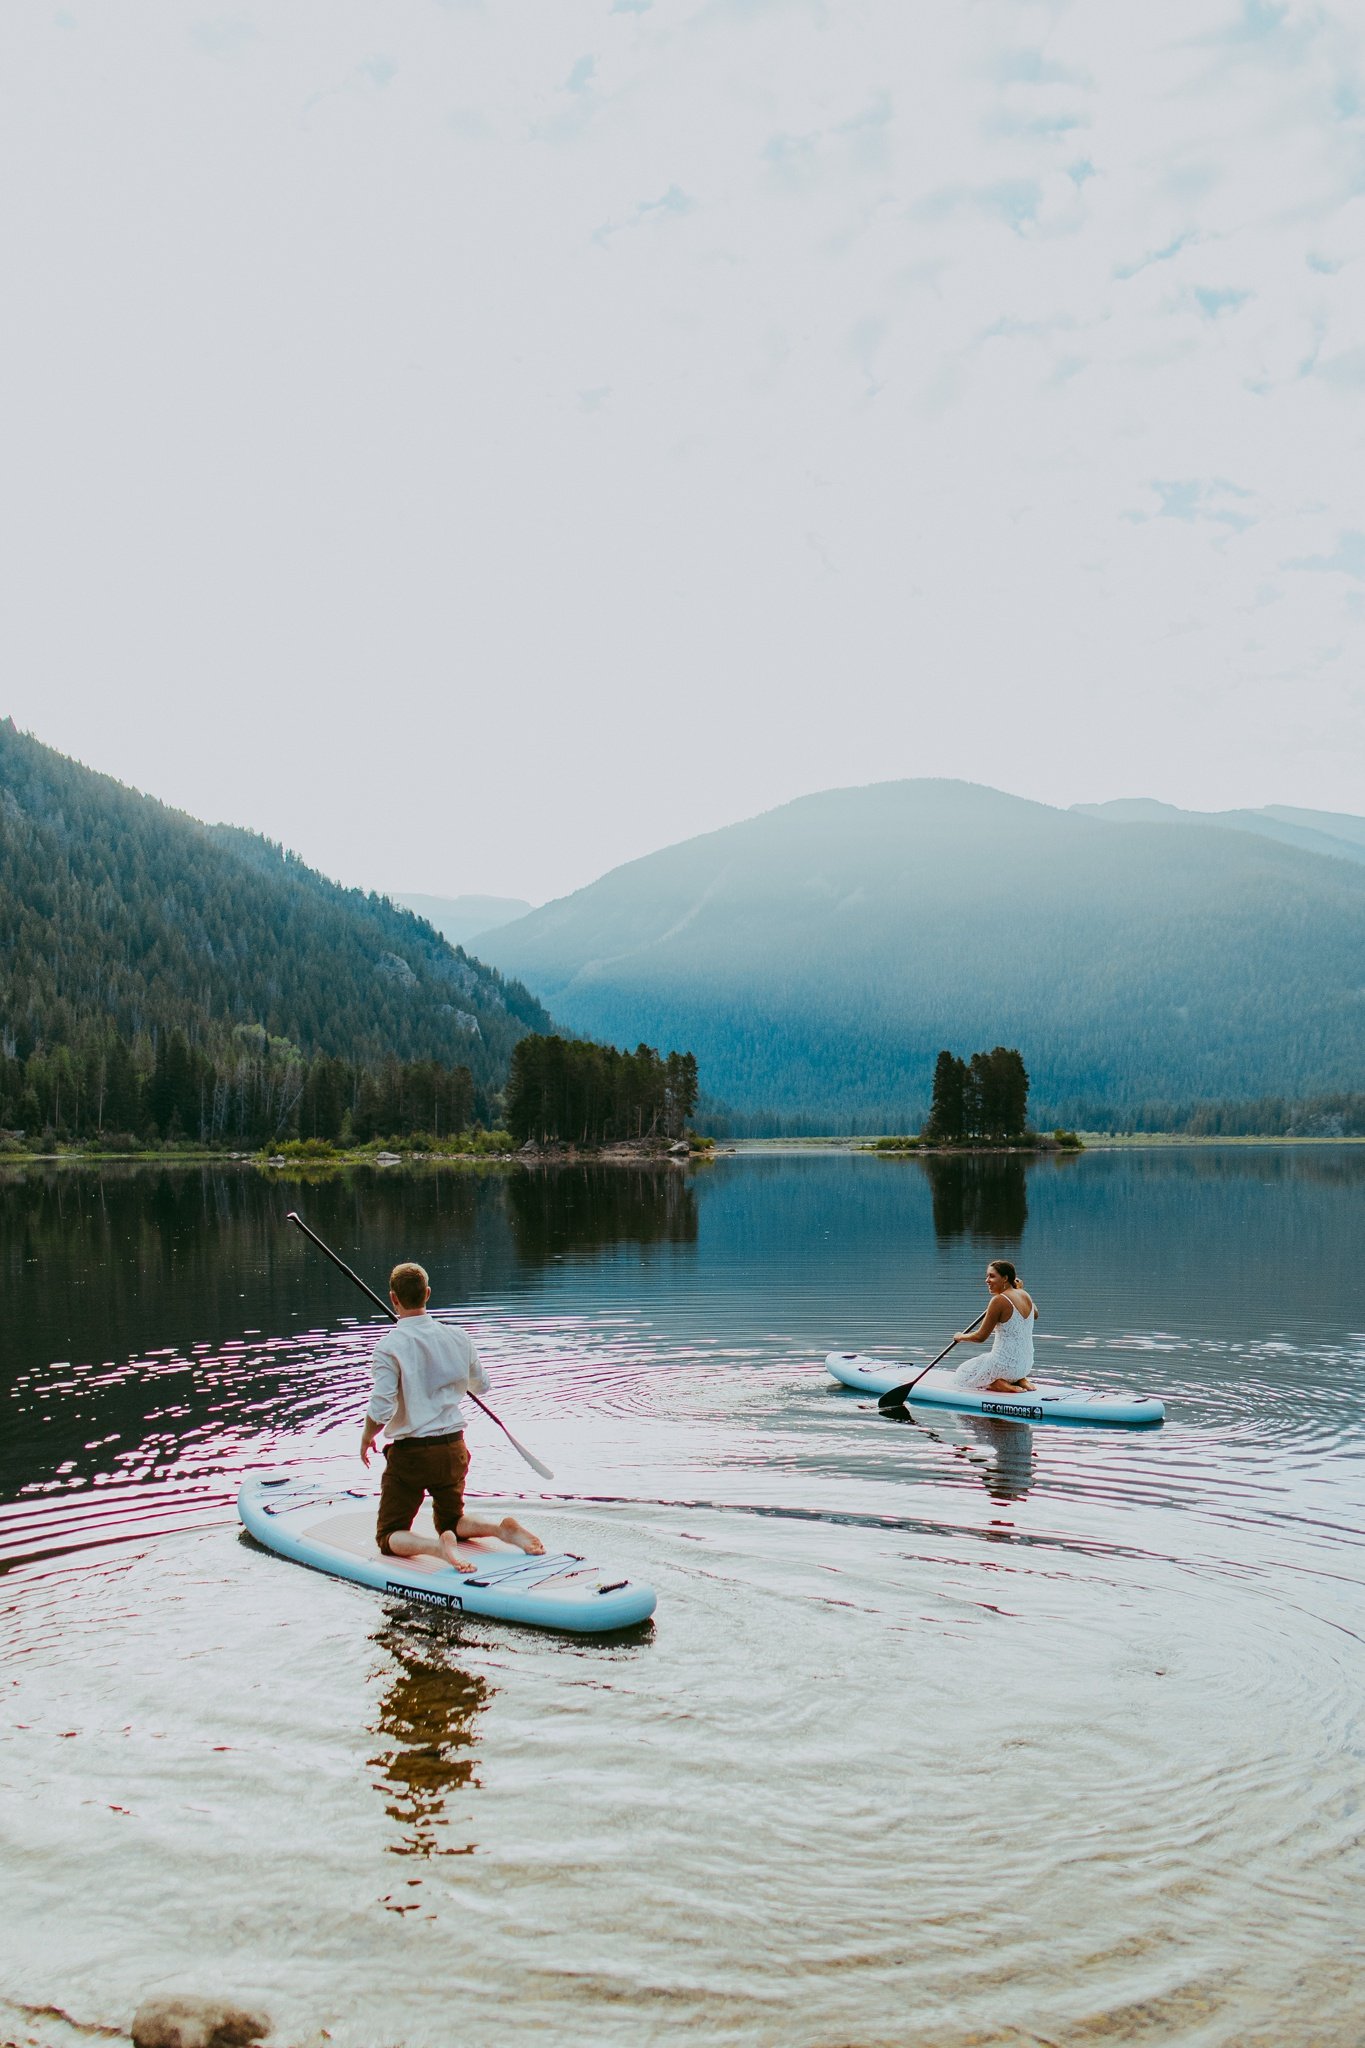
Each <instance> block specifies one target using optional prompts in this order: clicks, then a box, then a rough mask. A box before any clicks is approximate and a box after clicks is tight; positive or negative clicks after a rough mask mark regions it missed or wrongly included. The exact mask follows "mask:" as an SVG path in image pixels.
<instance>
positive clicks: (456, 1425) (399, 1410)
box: [360, 1261, 545, 1572]
mask: <svg viewBox="0 0 1365 2048" xmlns="http://www.w3.org/2000/svg"><path fill="white" fill-rule="evenodd" d="M389 1300H390V1301H391V1302H392V1303H393V1308H394V1314H395V1315H396V1316H397V1318H398V1320H397V1322H396V1323H395V1324H394V1325H393V1328H392V1329H391V1330H386V1331H385V1333H384V1335H383V1336H382V1337H381V1338H380V1340H379V1342H378V1344H377V1345H376V1346H375V1350H374V1357H373V1359H372V1360H371V1373H372V1377H373V1382H374V1384H373V1388H372V1391H371V1393H370V1404H369V1407H368V1408H367V1410H366V1412H365V1427H364V1430H363V1431H362V1433H361V1438H360V1456H361V1460H362V1462H363V1463H364V1464H365V1465H367V1466H368V1464H369V1462H370V1452H371V1451H372V1450H373V1448H374V1440H375V1438H376V1437H377V1436H378V1435H379V1433H380V1431H381V1430H387V1432H388V1437H389V1441H388V1444H387V1445H386V1447H385V1450H384V1478H383V1481H382V1483H381V1486H380V1489H379V1519H378V1522H377V1524H376V1526H375V1540H376V1542H377V1543H378V1545H379V1548H380V1550H381V1551H382V1552H383V1553H384V1555H385V1557H439V1558H441V1559H442V1560H443V1561H444V1562H445V1563H446V1564H451V1565H454V1567H455V1569H456V1571H457V1572H472V1571H473V1570H474V1569H475V1565H474V1561H473V1560H472V1559H470V1558H464V1557H461V1555H460V1551H459V1539H460V1538H461V1537H466V1538H467V1537H471V1536H500V1537H501V1538H502V1540H503V1542H504V1543H512V1544H515V1546H516V1548H517V1549H518V1550H525V1551H527V1552H529V1554H530V1555H531V1556H532V1557H539V1556H540V1555H541V1554H542V1552H543V1551H544V1549H545V1545H544V1544H543V1543H542V1542H541V1540H540V1538H539V1536H533V1535H532V1533H531V1531H530V1530H529V1529H527V1528H525V1527H524V1526H523V1524H522V1523H520V1522H519V1521H518V1520H517V1518H516V1516H515V1515H504V1516H503V1517H502V1520H501V1521H499V1522H493V1521H489V1520H487V1519H486V1518H485V1517H484V1516H481V1515H471V1514H470V1513H468V1511H467V1510H466V1508H465V1504H464V1483H465V1475H466V1473H467V1472H468V1471H469V1452H468V1450H467V1448H466V1446H465V1440H464V1401H463V1397H464V1395H465V1394H467V1393H468V1392H469V1390H470V1388H471V1387H472V1388H473V1390H474V1392H475V1393H476V1394H483V1393H486V1392H487V1391H488V1375H487V1373H486V1372H485V1371H484V1369H483V1367H482V1365H481V1364H480V1363H479V1354H478V1352H477V1351H476V1350H475V1349H474V1339H473V1338H472V1337H471V1336H470V1334H469V1332H468V1330H461V1329H458V1328H457V1327H456V1326H455V1324H454V1323H438V1322H437V1321H436V1318H435V1317H434V1316H431V1315H428V1314H427V1303H428V1302H429V1301H430V1300H431V1287H430V1284H429V1283H428V1280H427V1275H426V1270H425V1268H424V1267H422V1266H418V1265H414V1264H413V1263H412V1262H411V1261H406V1262H405V1263H404V1264H403V1265H401V1266H395V1267H394V1269H393V1271H392V1273H390V1275H389ZM428 1494H430V1495H431V1512H432V1519H433V1521H434V1522H435V1524H436V1534H435V1536H434V1537H432V1536H416V1535H414V1534H413V1529H412V1525H413V1522H414V1521H415V1520H416V1517H417V1511H418V1509H419V1508H420V1507H421V1505H422V1502H423V1501H424V1500H425V1499H426V1497H427V1495H428Z"/></svg>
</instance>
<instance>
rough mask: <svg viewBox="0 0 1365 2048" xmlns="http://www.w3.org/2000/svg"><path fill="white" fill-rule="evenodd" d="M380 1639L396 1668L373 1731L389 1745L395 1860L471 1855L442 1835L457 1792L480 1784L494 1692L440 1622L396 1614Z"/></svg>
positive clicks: (378, 1765) (386, 1776)
mask: <svg viewBox="0 0 1365 2048" xmlns="http://www.w3.org/2000/svg"><path fill="white" fill-rule="evenodd" d="M375 1641H376V1643H377V1644H378V1645H379V1647H380V1649H382V1650H387V1651H388V1652H389V1654H390V1655H391V1656H392V1658H393V1660H394V1665H395V1669H394V1670H393V1671H392V1673H391V1674H390V1676H389V1678H388V1680H387V1682H386V1684H385V1686H384V1691H383V1695H382V1697H381V1699H380V1702H379V1719H378V1721H377V1722H376V1724H375V1726H374V1728H373V1730H372V1731H371V1732H372V1733H373V1734H375V1735H377V1736H380V1737H383V1738H385V1740H386V1743H387V1746H386V1747H385V1748H384V1749H383V1750H382V1751H381V1752H380V1753H379V1754H378V1755H377V1756H373V1757H371V1758H370V1764H371V1767H372V1768H373V1769H374V1770H376V1771H377V1772H378V1774H379V1775H378V1778H377V1780H376V1783H377V1786H378V1789H379V1790H380V1791H381V1793H382V1794H383V1796H384V1807H385V1811H386V1812H387V1814H388V1815H389V1818H390V1819H391V1820H394V1821H396V1822H397V1823H398V1825H399V1828H400V1829H401V1830H402V1833H401V1835H400V1837H399V1840H398V1842H397V1843H395V1844H394V1854H395V1855H399V1856H467V1855H469V1854H471V1852H472V1850H473V1847H474V1845H473V1843H472V1842H461V1843H459V1844H458V1845H456V1844H453V1843H450V1842H449V1841H448V1840H446V1839H444V1837H443V1832H442V1831H443V1830H444V1829H446V1828H448V1827H449V1825H450V1816H449V1814H448V1813H447V1803H448V1801H449V1800H450V1798H451V1796H452V1794H458V1793H460V1792H462V1791H463V1790H464V1788H465V1787H466V1786H467V1785H468V1786H474V1785H477V1783H478V1780H477V1779H476V1777H475V1775H474V1771H475V1766H476V1764H477V1762H478V1752H477V1750H476V1749H475V1747H474V1738H475V1731H476V1725H477V1722H478V1718H479V1714H480V1712H481V1711H482V1709H483V1708H484V1707H485V1706H486V1705H487V1703H488V1701H489V1700H490V1699H491V1698H492V1694H493V1688H492V1687H491V1686H490V1685H489V1683H488V1681H487V1679H485V1678H481V1677H480V1676H479V1674H478V1673H477V1672H474V1671H465V1670H462V1669H461V1668H460V1666H459V1665H458V1664H457V1663H456V1662H455V1661H454V1656H453V1651H454V1645H453V1643H452V1642H451V1641H450V1640H449V1639H448V1638H447V1637H446V1635H445V1634H444V1632H443V1624H442V1622H440V1621H427V1620H426V1619H425V1618H423V1619H420V1620H419V1619H417V1618H416V1617H414V1616H411V1615H402V1616H396V1617H394V1618H393V1619H392V1620H391V1621H389V1622H388V1623H386V1625H385V1626H384V1627H383V1628H382V1629H381V1630H380V1631H379V1633H378V1635H377V1636H376V1637H375ZM394 1910H395V1911H398V1912H402V1911H405V1910H411V1909H410V1907H407V1906H398V1907H395V1909H394Z"/></svg>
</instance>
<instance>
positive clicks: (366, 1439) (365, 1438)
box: [360, 1415, 379, 1471]
mask: <svg viewBox="0 0 1365 2048" xmlns="http://www.w3.org/2000/svg"><path fill="white" fill-rule="evenodd" d="M378 1434H379V1424H378V1423H377V1422H376V1421H375V1420H374V1417H373V1416H371V1415H367V1416H366V1417H365V1427H364V1429H362V1430H361V1432H360V1462H361V1464H362V1465H363V1466H364V1467H365V1469H366V1471H368V1470H369V1465H370V1453H371V1451H372V1450H373V1449H374V1440H375V1438H376V1437H377V1436H378Z"/></svg>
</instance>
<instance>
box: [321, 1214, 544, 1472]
mask: <svg viewBox="0 0 1365 2048" xmlns="http://www.w3.org/2000/svg"><path fill="white" fill-rule="evenodd" d="M285 1220H286V1222H288V1223H292V1224H293V1225H294V1226H295V1228H296V1229H298V1230H301V1231H302V1232H303V1234H304V1236H305V1237H309V1238H311V1239H312V1241H313V1243H314V1244H315V1245H316V1246H317V1248H318V1250H319V1251H320V1252H324V1253H325V1254H326V1256H327V1257H328V1258H329V1259H330V1260H331V1261H332V1264H333V1265H334V1266H340V1268H341V1270H342V1272H343V1273H344V1274H345V1275H346V1278H347V1279H348V1280H354V1282H355V1284H356V1286H357V1287H358V1288H359V1289H360V1291H361V1293H362V1294H368V1295H369V1297H370V1300H371V1301H372V1302H373V1303H374V1305H375V1307H376V1308H382V1309H383V1311H384V1313H385V1315H386V1316H388V1317H389V1318H390V1319H391V1321H393V1322H395V1323H396V1322H397V1321H398V1317H397V1315H396V1314H395V1313H394V1310H393V1308H392V1306H391V1305H390V1303H388V1302H387V1301H381V1300H380V1299H379V1296H378V1295H377V1294H376V1293H375V1291H374V1289H373V1287H367V1286H366V1285H365V1282H364V1281H363V1280H362V1279H361V1277H360V1275H359V1273H353V1272H352V1271H351V1269H350V1267H349V1266H348V1265H347V1264H346V1261H345V1260H344V1259H339V1258H338V1257H337V1255H336V1253H335V1252H334V1251H333V1250H332V1247H331V1246H330V1245H327V1244H324V1243H323V1241H322V1239H321V1238H320V1237H319V1236H318V1234H317V1232H316V1230H310V1229H309V1228H308V1225H307V1224H306V1223H305V1222H304V1220H303V1218H302V1216H299V1215H296V1214H295V1212H294V1210H292V1209H291V1210H290V1211H289V1214H288V1216H287V1217H286V1219H285ZM469 1398H470V1400H471V1401H472V1402H473V1403H474V1406H475V1407H476V1408H482V1409H483V1412H484V1414H485V1415H486V1416H487V1417H488V1419H489V1421H490V1422H496V1423H497V1425H498V1428H499V1429H500V1430H501V1431H502V1433H503V1435H504V1436H505V1437H506V1438H507V1441H508V1443H509V1444H511V1446H512V1449H513V1450H514V1451H515V1452H516V1453H517V1455H518V1456H519V1457H522V1458H525V1460H526V1462H527V1464H528V1465H529V1466H530V1468H531V1470H532V1471H533V1472H539V1474H540V1476H541V1478H542V1479H553V1478H554V1476H555V1475H554V1473H553V1472H552V1471H551V1470H550V1468H549V1466H548V1465H542V1464H541V1462H540V1459H539V1458H538V1457H537V1456H536V1454H535V1452H534V1451H528V1450H527V1448H526V1446H525V1444H519V1443H518V1442H517V1440H516V1438H515V1437H514V1436H513V1434H512V1432H511V1430H510V1429H509V1428H508V1427H507V1424H506V1423H505V1422H504V1421H503V1419H502V1417H501V1416H500V1415H495V1414H494V1413H493V1410H492V1409H491V1408H490V1407H489V1406H488V1404H487V1402H485V1401H481V1400H480V1399H479V1397H478V1395H477V1394H471V1395H470V1396H469Z"/></svg>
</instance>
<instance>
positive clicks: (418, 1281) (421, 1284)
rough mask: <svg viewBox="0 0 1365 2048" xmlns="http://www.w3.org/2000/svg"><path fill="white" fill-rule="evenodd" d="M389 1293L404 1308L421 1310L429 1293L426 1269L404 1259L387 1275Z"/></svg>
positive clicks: (429, 1286)
mask: <svg viewBox="0 0 1365 2048" xmlns="http://www.w3.org/2000/svg"><path fill="white" fill-rule="evenodd" d="M389 1292H390V1294H391V1295H392V1296H393V1298H394V1300H395V1301H397V1302H401V1303H402V1305H403V1307H404V1308H421V1307H422V1305H423V1303H424V1302H425V1301H426V1298H427V1296H428V1295H429V1294H430V1292H431V1282H430V1281H429V1280H428V1279H427V1269H426V1267H425V1266H419V1265H417V1264H415V1262H414V1261H413V1260H412V1259H405V1260H404V1261H403V1263H402V1265H401V1266H395V1267H394V1269H393V1271H392V1272H391V1273H390V1275H389Z"/></svg>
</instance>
